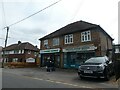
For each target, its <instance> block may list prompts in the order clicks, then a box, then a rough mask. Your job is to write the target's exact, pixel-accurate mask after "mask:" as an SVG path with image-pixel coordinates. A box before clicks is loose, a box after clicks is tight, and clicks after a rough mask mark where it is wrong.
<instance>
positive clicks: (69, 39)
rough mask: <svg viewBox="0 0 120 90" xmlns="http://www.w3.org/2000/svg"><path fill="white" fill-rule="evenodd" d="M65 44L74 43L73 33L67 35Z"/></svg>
mask: <svg viewBox="0 0 120 90" xmlns="http://www.w3.org/2000/svg"><path fill="white" fill-rule="evenodd" d="M64 40H65V41H64V42H65V44H72V43H73V34H69V35H65V39H64Z"/></svg>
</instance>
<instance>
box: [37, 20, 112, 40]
mask: <svg viewBox="0 0 120 90" xmlns="http://www.w3.org/2000/svg"><path fill="white" fill-rule="evenodd" d="M96 27H100V26H99V25H96V24H92V23H89V22H85V21H77V22H74V23H71V24H68V25H66V26H64V27H62V28H60V29H58V30H56V31H55V32H52V33H50V34H48V35H46V36H44V37H42V38H40V39H39V40H45V39H48V38H52V37H57V36H60V35H65V34H70V33H74V32H78V31H85V30H88V29H92V28H96ZM102 31H103V32H104V33H105V34H106V35H108V34H107V33H106V32H105V31H104V30H103V29H102ZM108 36H109V35H108ZM109 37H110V36H109ZM110 38H111V37H110ZM111 39H112V38H111Z"/></svg>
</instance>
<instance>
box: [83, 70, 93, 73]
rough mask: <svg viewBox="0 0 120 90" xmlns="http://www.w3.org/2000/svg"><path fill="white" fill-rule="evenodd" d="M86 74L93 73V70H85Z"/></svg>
mask: <svg viewBox="0 0 120 90" xmlns="http://www.w3.org/2000/svg"><path fill="white" fill-rule="evenodd" d="M84 73H93V71H91V70H85V71H84Z"/></svg>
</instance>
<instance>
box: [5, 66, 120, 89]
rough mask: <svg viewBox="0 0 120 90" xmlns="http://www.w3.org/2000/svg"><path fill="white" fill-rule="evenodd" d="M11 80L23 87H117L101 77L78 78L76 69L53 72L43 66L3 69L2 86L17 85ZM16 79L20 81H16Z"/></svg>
mask: <svg viewBox="0 0 120 90" xmlns="http://www.w3.org/2000/svg"><path fill="white" fill-rule="evenodd" d="M13 76H14V77H13ZM6 77H7V78H6ZM23 78H24V79H23ZM12 80H16V81H15V82H16V83H15V84H17V85H18V84H20V83H21V84H23V86H22V85H20V86H21V87H23V88H24V87H25V86H27V87H28V88H29V86H30V87H33V88H34V87H39V88H114V89H117V87H118V86H117V85H116V84H112V83H109V82H107V81H104V80H103V79H91V78H87V79H84V80H80V79H79V78H78V75H77V71H75V70H66V69H57V70H56V71H55V72H46V69H45V68H15V69H9V68H7V69H3V87H11V86H12V87H16V86H17V85H14V84H12V85H10V84H11V81H12ZM24 80H27V82H30V84H28V85H27V82H26V81H24ZM6 81H9V82H6ZM18 81H20V83H18ZM12 82H14V81H12ZM22 82H23V83H22ZM9 83H10V84H9ZM48 84H49V85H48ZM36 85H37V86H36ZM41 85H42V86H41ZM17 87H18V86H17Z"/></svg>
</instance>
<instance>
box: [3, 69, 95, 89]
mask: <svg viewBox="0 0 120 90" xmlns="http://www.w3.org/2000/svg"><path fill="white" fill-rule="evenodd" d="M4 72H5V73H11V72H6V71H4ZM11 74H14V73H11ZM14 75H17V74H14ZM20 76H21V77H25V78H31V79H36V80H41V81H47V82H52V83H59V84H64V85H70V86H74V87H79V88H91V89H92V88H93V87H89V86H83V85H82V86H80V85H76V84H70V83H64V82H60V81H55V80H48V79H42V78H36V77H31V76H22V75H20Z"/></svg>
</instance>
